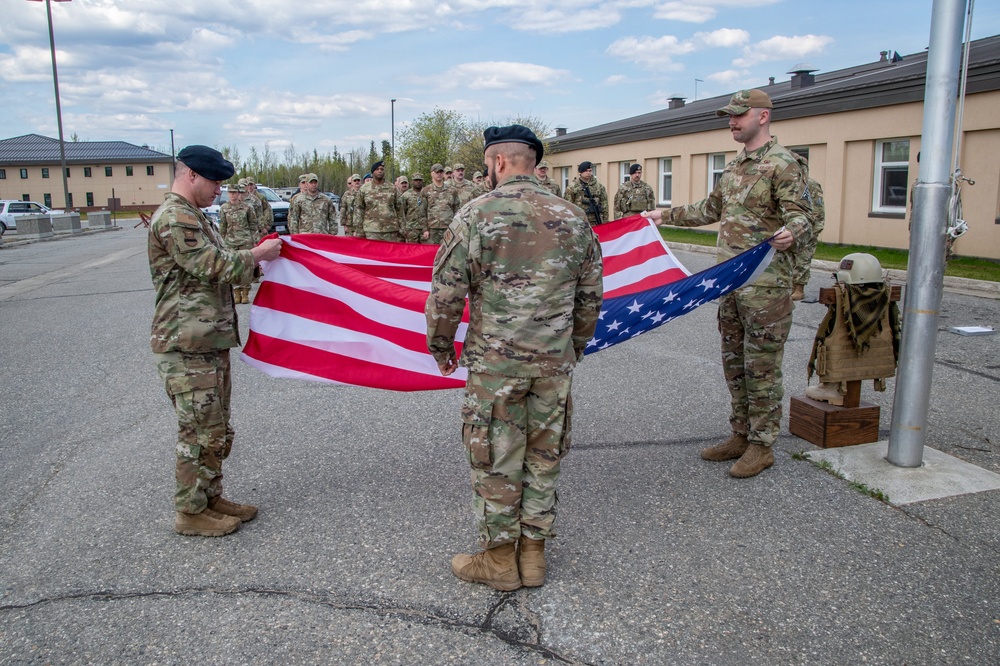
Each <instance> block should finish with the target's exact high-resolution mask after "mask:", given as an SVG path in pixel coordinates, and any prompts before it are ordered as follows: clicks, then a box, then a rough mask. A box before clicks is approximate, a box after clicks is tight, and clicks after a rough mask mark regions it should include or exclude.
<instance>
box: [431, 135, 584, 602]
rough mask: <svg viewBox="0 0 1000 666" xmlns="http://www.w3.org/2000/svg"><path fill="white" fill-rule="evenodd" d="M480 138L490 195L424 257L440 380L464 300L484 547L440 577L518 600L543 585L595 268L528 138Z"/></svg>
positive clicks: (467, 422)
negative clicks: (539, 173) (509, 593)
mask: <svg viewBox="0 0 1000 666" xmlns="http://www.w3.org/2000/svg"><path fill="white" fill-rule="evenodd" d="M483 137H484V139H485V151H484V156H485V160H486V163H487V164H488V165H489V170H490V179H491V181H492V184H493V186H494V188H495V189H494V190H493V191H492V192H490V193H489V194H484V195H483V196H481V197H479V198H477V199H475V200H474V201H472V202H471V203H469V204H468V205H466V206H465V207H464V208H462V210H461V211H460V212H459V213H458V215H456V216H455V219H454V221H453V222H452V224H451V226H450V227H449V228H448V231H447V233H446V234H445V236H444V240H443V242H442V244H441V248H440V249H439V250H438V253H437V256H436V257H435V259H434V277H433V280H432V287H431V294H430V296H429V297H428V299H427V304H426V307H425V313H426V317H427V346H428V349H429V350H430V352H431V353H432V354H433V355H434V359H435V360H436V361H437V363H438V366H439V367H440V369H441V373H442V374H443V375H450V374H452V373H453V372H454V371H455V369H456V367H457V366H458V364H459V359H457V358H456V351H455V333H456V332H457V330H458V327H459V325H460V324H461V322H462V313H463V311H464V310H465V307H466V305H465V304H466V295H468V310H469V323H468V329H467V332H466V334H465V342H464V345H463V347H462V357H461V364H462V365H464V366H465V367H466V368H468V370H469V374H468V379H467V381H466V388H465V400H464V402H463V408H462V422H463V426H462V436H463V440H464V443H465V447H466V451H467V455H468V460H469V461H470V463H471V466H472V478H473V489H474V499H473V509H474V513H475V515H476V519H477V522H478V526H479V537H480V545H481V546H482V547H483V548H484V550H483V551H482V552H479V553H476V554H475V555H466V554H461V555H456V556H455V557H454V559H453V560H452V563H451V569H452V573H454V574H455V576H457V577H458V578H460V579H462V580H465V581H468V582H474V583H484V584H486V585H489V586H491V587H493V588H496V589H498V590H515V589H517V588H519V587H521V586H522V585H524V586H528V587H537V586H539V585H542V584H543V583H544V582H545V573H546V562H545V542H546V540H548V539H550V538H552V537H553V536H554V535H555V532H554V527H553V526H554V523H555V518H556V480H557V478H558V476H559V465H560V461H561V460H562V458H563V457H564V456H565V455H566V453H567V451H568V450H569V443H570V424H571V413H572V398H571V396H570V389H571V385H572V370H573V367H574V366H575V365H576V363H577V362H578V361H579V360H580V359H582V358H583V352H584V349H585V348H586V345H587V342H588V341H589V340H590V338H591V337H592V336H593V333H594V328H595V326H596V324H597V318H598V315H599V313H600V309H601V302H602V296H603V289H602V282H601V278H602V262H601V251H600V248H599V246H598V244H597V241H596V239H595V236H594V233H593V231H592V230H591V228H590V225H589V224H587V221H586V220H585V219H584V217H583V211H582V210H580V209H579V208H578V207H576V206H573V205H571V204H568V203H567V202H566V201H564V200H562V199H559V198H557V197H555V196H553V195H552V194H551V193H550V192H548V191H547V190H543V189H542V188H540V187H539V186H538V183H537V181H536V180H535V177H534V175H533V172H534V168H535V165H536V163H537V162H538V160H539V158H541V156H542V151H543V148H542V142H541V141H539V140H538V137H536V136H535V134H534V133H533V132H532V131H531V130H530V129H528V128H527V127H524V126H522V125H511V126H509V127H490V128H489V129H487V130H486V131H485V132H484V133H483ZM435 166H437V165H435Z"/></svg>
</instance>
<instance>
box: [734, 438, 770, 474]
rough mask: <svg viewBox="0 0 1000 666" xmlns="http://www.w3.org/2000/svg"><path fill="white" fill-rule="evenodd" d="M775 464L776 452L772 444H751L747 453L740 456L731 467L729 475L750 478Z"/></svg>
mask: <svg viewBox="0 0 1000 666" xmlns="http://www.w3.org/2000/svg"><path fill="white" fill-rule="evenodd" d="M773 464H774V452H773V451H771V447H770V446H762V445H761V444H750V446H749V447H747V451H746V453H744V454H743V455H742V456H740V459H739V460H737V461H736V464H735V465H733V466H732V467H730V468H729V476H732V477H735V478H737V479H748V478H750V477H751V476H757V475H758V474H760V473H761V472H763V471H764V470H765V469H767V468H768V467H770V466H771V465H773Z"/></svg>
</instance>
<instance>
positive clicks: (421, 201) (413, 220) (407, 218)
mask: <svg viewBox="0 0 1000 666" xmlns="http://www.w3.org/2000/svg"><path fill="white" fill-rule="evenodd" d="M411 180H412V181H413V187H411V188H410V189H409V190H407V191H406V192H404V193H403V198H402V204H403V242H405V243H420V242H422V241H423V240H424V239H425V238H427V235H428V234H427V197H426V196H425V195H424V191H423V190H424V176H423V174H420V173H415V174H413V176H412V177H411Z"/></svg>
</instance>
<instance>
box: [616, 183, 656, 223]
mask: <svg viewBox="0 0 1000 666" xmlns="http://www.w3.org/2000/svg"><path fill="white" fill-rule="evenodd" d="M654 208H656V195H655V194H653V188H652V187H650V186H649V185H648V184H647V183H645V182H643V181H641V180H640V181H639V182H638V183H633V182H632V179H631V178H629V179H628V182H626V183H624V184H623V185H622V186H621V187H619V188H618V193H617V194H615V219H616V220H617V219H620V218H623V217H628V216H629V215H635V214H636V213H641V212H642V211H644V210H653V209H654Z"/></svg>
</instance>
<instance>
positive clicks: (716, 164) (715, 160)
mask: <svg viewBox="0 0 1000 666" xmlns="http://www.w3.org/2000/svg"><path fill="white" fill-rule="evenodd" d="M725 170H726V154H725V153H713V154H711V155H709V156H708V191H709V192H711V191H712V190H714V189H715V186H716V185H718V184H719V181H720V180H722V172H723V171H725Z"/></svg>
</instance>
